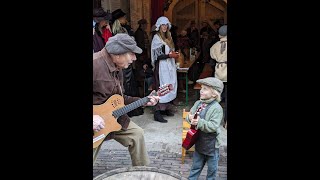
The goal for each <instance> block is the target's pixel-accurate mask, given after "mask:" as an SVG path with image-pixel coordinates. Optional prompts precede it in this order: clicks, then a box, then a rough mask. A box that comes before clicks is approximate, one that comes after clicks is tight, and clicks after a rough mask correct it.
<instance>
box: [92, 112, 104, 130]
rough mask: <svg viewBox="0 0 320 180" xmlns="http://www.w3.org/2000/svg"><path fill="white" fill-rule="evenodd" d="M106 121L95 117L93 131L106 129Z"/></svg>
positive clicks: (97, 116)
mask: <svg viewBox="0 0 320 180" xmlns="http://www.w3.org/2000/svg"><path fill="white" fill-rule="evenodd" d="M104 125H105V123H104V120H103V119H102V117H100V116H99V115H93V130H94V131H100V130H101V129H103V128H104Z"/></svg>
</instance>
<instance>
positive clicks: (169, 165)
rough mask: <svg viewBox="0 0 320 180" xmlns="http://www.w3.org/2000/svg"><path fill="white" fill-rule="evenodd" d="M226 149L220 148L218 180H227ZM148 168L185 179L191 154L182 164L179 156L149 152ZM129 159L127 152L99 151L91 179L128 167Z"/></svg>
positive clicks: (203, 173)
mask: <svg viewBox="0 0 320 180" xmlns="http://www.w3.org/2000/svg"><path fill="white" fill-rule="evenodd" d="M226 150H227V148H226V147H224V148H220V160H219V166H218V180H227V153H226ZM148 154H149V158H150V165H149V166H150V167H157V168H161V169H166V170H169V171H172V172H174V173H177V174H180V175H181V176H182V177H185V178H187V177H188V175H189V172H190V168H191V165H192V153H187V154H186V157H185V162H184V164H182V163H181V154H177V153H167V152H158V151H149V152H148ZM131 165H132V164H131V159H130V155H129V152H128V150H124V149H121V150H107V149H103V150H101V151H100V154H99V157H98V158H97V160H96V162H95V164H94V166H93V178H94V177H96V176H98V175H100V174H103V173H105V172H107V171H110V170H114V169H117V168H123V167H130V166H131ZM206 174H207V165H205V167H204V169H203V170H202V172H201V175H200V177H199V180H205V179H206V178H205V177H206Z"/></svg>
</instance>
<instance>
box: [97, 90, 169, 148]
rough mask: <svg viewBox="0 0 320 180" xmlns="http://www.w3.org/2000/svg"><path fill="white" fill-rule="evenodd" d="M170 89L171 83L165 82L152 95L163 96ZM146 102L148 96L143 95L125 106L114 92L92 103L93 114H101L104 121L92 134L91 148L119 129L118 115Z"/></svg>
mask: <svg viewBox="0 0 320 180" xmlns="http://www.w3.org/2000/svg"><path fill="white" fill-rule="evenodd" d="M172 89H173V86H172V84H165V85H163V86H161V87H159V90H158V91H157V92H155V93H154V95H158V96H164V95H165V94H167V93H169V92H170V91H171V90H172ZM147 102H149V98H148V97H144V98H141V99H139V100H137V101H135V102H132V103H130V104H128V105H126V106H125V105H124V99H123V97H122V96H120V95H118V94H114V95H112V96H111V97H110V98H109V99H108V100H107V101H106V102H105V103H103V104H100V105H93V115H99V116H101V117H102V119H103V120H104V123H105V128H103V129H101V130H100V131H98V132H96V131H95V132H94V134H93V148H96V147H98V146H99V145H100V144H101V143H102V142H103V140H104V138H105V137H107V135H108V134H109V133H110V132H113V131H119V130H120V129H121V125H120V124H119V123H118V122H117V119H118V118H119V117H120V116H122V115H124V114H126V113H128V112H130V111H132V110H134V109H136V108H138V107H140V106H142V105H144V104H146V103H147Z"/></svg>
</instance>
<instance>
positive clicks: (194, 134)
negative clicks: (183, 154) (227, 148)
mask: <svg viewBox="0 0 320 180" xmlns="http://www.w3.org/2000/svg"><path fill="white" fill-rule="evenodd" d="M206 105H207V104H204V103H203V104H202V105H201V106H200V107H198V109H197V111H196V112H195V115H194V119H197V117H198V115H199V113H200V111H202V110H204V109H205V107H206ZM198 132H199V131H198V130H196V126H195V125H191V127H190V129H189V131H188V132H187V135H186V138H185V139H184V141H183V143H182V147H183V148H185V149H186V150H188V149H190V148H191V147H192V146H193V145H194V143H196V141H197V139H198V136H199V133H198Z"/></svg>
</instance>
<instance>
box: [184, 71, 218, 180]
mask: <svg viewBox="0 0 320 180" xmlns="http://www.w3.org/2000/svg"><path fill="white" fill-rule="evenodd" d="M197 83H199V84H201V90H200V100H198V101H196V102H195V103H194V105H193V107H192V108H191V109H190V113H189V116H187V118H186V120H187V121H188V122H189V123H190V124H192V125H195V126H196V129H197V130H198V133H199V137H198V139H197V141H196V143H195V151H194V153H193V164H192V167H191V171H190V175H189V180H196V179H198V177H199V175H200V173H201V171H202V169H203V167H204V165H205V164H206V163H207V165H208V171H207V180H208V179H210V180H215V179H216V175H217V171H218V161H219V146H220V144H221V140H220V136H219V134H220V131H221V130H220V123H221V121H222V118H223V109H222V107H221V106H220V104H219V102H220V101H221V93H222V91H223V82H222V81H221V80H219V79H217V78H214V77H208V78H204V79H199V80H197ZM203 103H204V104H205V105H206V106H205V108H204V109H203V110H201V111H200V112H199V113H198V116H197V118H196V119H194V114H195V111H196V110H197V109H198V107H200V106H201V105H203Z"/></svg>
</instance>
